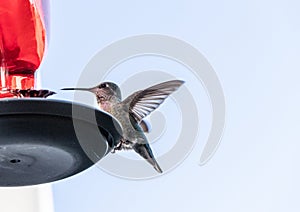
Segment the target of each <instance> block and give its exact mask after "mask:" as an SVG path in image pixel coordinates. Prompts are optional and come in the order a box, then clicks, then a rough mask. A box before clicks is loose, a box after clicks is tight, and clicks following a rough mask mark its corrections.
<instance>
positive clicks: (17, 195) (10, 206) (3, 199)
mask: <svg viewBox="0 0 300 212" xmlns="http://www.w3.org/2000/svg"><path fill="white" fill-rule="evenodd" d="M0 211H3V212H20V211H22V212H54V206H53V196H52V189H51V185H50V184H46V185H40V186H26V187H16V188H0Z"/></svg>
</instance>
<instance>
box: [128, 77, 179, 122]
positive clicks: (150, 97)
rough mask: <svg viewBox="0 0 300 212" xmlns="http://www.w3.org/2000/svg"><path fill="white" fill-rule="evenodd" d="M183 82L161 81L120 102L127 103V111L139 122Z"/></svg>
mask: <svg viewBox="0 0 300 212" xmlns="http://www.w3.org/2000/svg"><path fill="white" fill-rule="evenodd" d="M183 83H184V81H182V80H171V81H167V82H163V83H160V84H157V85H154V86H151V87H149V88H147V89H145V90H140V91H137V92H135V93H133V94H131V95H130V96H129V97H127V98H126V99H125V100H124V101H123V102H122V103H124V105H128V110H129V113H130V114H131V115H132V116H133V117H134V119H135V120H136V121H137V122H138V123H140V122H141V121H142V119H143V118H145V117H146V116H147V115H149V114H150V113H151V112H152V111H154V110H155V109H156V108H157V107H158V106H159V105H160V104H161V103H163V102H164V100H165V99H166V98H167V97H168V96H169V95H170V94H171V93H173V92H174V91H176V90H177V89H178V88H179V87H180V86H181V85H182V84H183Z"/></svg>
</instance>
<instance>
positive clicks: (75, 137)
mask: <svg viewBox="0 0 300 212" xmlns="http://www.w3.org/2000/svg"><path fill="white" fill-rule="evenodd" d="M120 132H121V127H120V125H119V124H118V122H117V121H116V120H115V119H114V118H112V117H111V116H110V115H108V114H106V113H104V112H101V111H100V110H97V109H95V108H92V107H88V106H85V105H81V104H77V103H76V104H75V103H72V102H67V101H60V100H53V99H52V100H51V99H39V98H38V99H6V100H0V187H1V186H2V187H3V186H26V185H37V184H42V183H48V182H53V181H57V180H61V179H64V178H67V177H70V176H73V175H75V174H77V173H79V172H82V171H84V170H85V169H87V168H89V167H91V166H92V165H93V164H95V163H96V162H97V161H99V160H100V159H101V158H102V157H104V156H105V155H106V154H107V153H109V152H110V151H111V150H112V148H114V146H115V145H117V143H118V142H119V139H120V134H121V133H120Z"/></svg>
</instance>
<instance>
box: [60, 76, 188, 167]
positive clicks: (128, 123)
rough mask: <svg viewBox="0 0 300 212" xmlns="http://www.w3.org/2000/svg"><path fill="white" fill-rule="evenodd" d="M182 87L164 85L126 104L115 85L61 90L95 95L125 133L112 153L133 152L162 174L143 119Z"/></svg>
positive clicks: (130, 98) (136, 95) (171, 83)
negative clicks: (147, 136) (120, 151)
mask: <svg viewBox="0 0 300 212" xmlns="http://www.w3.org/2000/svg"><path fill="white" fill-rule="evenodd" d="M183 83H184V81H182V80H171V81H166V82H162V83H159V84H156V85H153V86H151V87H149V88H146V89H144V90H139V91H136V92H134V93H133V94H131V95H129V96H128V97H127V98H126V99H124V100H122V95H121V90H120V88H119V86H118V85H117V84H115V83H113V82H102V83H100V84H99V85H97V86H95V87H92V88H63V89H61V90H81V91H89V92H92V93H93V94H95V96H96V99H97V104H98V106H99V107H100V109H101V110H104V111H106V112H108V113H110V114H111V115H112V116H113V117H115V118H116V119H117V120H118V121H119V122H120V124H121V126H122V129H123V134H122V138H121V140H120V142H119V144H118V145H117V146H116V147H115V148H114V150H113V152H115V151H118V150H131V149H133V150H134V151H135V152H136V153H137V154H139V155H140V156H141V157H142V158H144V159H145V160H146V161H147V162H148V163H150V164H151V165H152V166H153V168H154V169H155V170H156V171H157V172H159V173H162V172H163V171H162V169H161V168H160V166H159V164H158V162H157V161H156V159H155V157H154V155H153V153H152V150H151V147H150V145H149V142H148V140H147V138H146V136H145V132H149V126H148V124H147V123H146V122H145V121H144V120H143V119H144V118H145V117H147V116H148V115H149V114H150V113H151V112H153V111H154V110H155V109H156V108H158V107H159V105H160V104H162V103H163V102H164V100H165V99H166V98H167V97H168V96H169V95H170V94H171V93H173V92H174V91H176V90H177V89H178V88H179V87H180V86H181V85H182V84H183Z"/></svg>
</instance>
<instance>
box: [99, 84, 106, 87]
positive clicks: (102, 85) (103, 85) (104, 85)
mask: <svg viewBox="0 0 300 212" xmlns="http://www.w3.org/2000/svg"><path fill="white" fill-rule="evenodd" d="M106 87H107V84H106V83H103V84H101V85H99V88H106Z"/></svg>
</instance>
